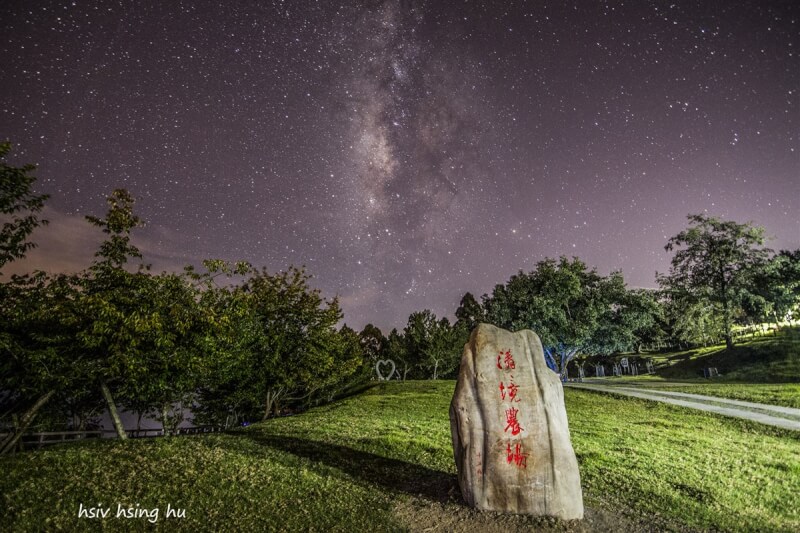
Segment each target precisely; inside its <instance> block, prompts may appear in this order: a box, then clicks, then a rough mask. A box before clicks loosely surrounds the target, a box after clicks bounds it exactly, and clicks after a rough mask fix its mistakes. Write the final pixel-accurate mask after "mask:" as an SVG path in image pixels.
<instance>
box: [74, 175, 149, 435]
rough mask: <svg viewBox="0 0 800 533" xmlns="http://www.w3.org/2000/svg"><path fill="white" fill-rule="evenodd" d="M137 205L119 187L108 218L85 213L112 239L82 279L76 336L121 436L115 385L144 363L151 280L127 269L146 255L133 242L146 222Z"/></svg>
mask: <svg viewBox="0 0 800 533" xmlns="http://www.w3.org/2000/svg"><path fill="white" fill-rule="evenodd" d="M133 205H134V199H133V197H132V196H131V195H130V193H129V192H128V191H126V190H124V189H116V190H115V191H114V192H112V193H111V196H109V197H108V206H109V208H108V212H107V213H106V216H105V218H102V219H101V218H98V217H94V216H87V217H86V219H87V220H88V221H89V222H90V223H91V224H92V225H94V226H96V227H99V228H101V229H102V231H103V233H105V234H106V235H108V238H107V239H106V240H105V241H103V242H102V243H101V245H100V248H99V250H98V251H97V252H96V253H95V260H94V262H93V263H92V265H91V267H90V268H89V272H88V273H86V274H85V275H84V276H83V278H82V280H81V283H82V285H83V290H82V291H81V301H80V305H79V308H80V309H81V311H82V312H83V313H84V315H83V321H82V327H81V328H80V329H79V331H78V335H77V337H78V339H79V341H80V342H81V344H82V345H83V348H84V349H85V350H86V351H87V352H88V353H90V354H92V357H93V360H94V361H95V365H94V367H93V371H92V372H93V377H94V379H95V380H96V382H97V384H98V386H99V387H100V391H101V392H102V394H103V398H104V399H105V401H106V403H107V405H108V411H109V414H110V415H111V419H112V421H113V423H114V428H115V429H116V431H117V435H118V436H119V438H120V439H126V438H127V434H126V433H125V428H124V427H123V425H122V420H121V419H120V417H119V413H118V411H117V406H116V402H115V401H114V397H113V394H112V391H111V387H110V384H113V383H114V381H117V382H120V381H122V378H123V376H124V374H125V372H127V371H128V370H129V369H130V368H132V367H135V366H136V365H137V364H144V361H142V360H141V359H143V356H142V352H141V351H138V350H137V347H138V335H139V333H140V328H141V327H142V319H141V316H140V315H138V314H137V311H138V310H139V307H140V305H141V301H142V300H141V299H142V298H143V297H144V296H145V294H146V292H147V290H148V282H149V279H148V275H147V274H146V273H144V272H141V271H140V272H137V273H135V274H132V273H130V272H128V271H126V270H125V268H124V267H125V265H126V263H127V262H128V260H129V259H131V258H141V257H142V255H141V253H140V252H139V249H138V248H136V246H134V245H133V244H131V242H130V234H131V230H133V229H134V228H136V227H137V226H140V225H141V224H142V223H141V220H140V219H139V217H137V216H136V215H134V214H133Z"/></svg>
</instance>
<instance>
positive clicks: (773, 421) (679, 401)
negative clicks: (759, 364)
mask: <svg viewBox="0 0 800 533" xmlns="http://www.w3.org/2000/svg"><path fill="white" fill-rule="evenodd" d="M565 385H566V386H568V387H572V388H575V389H583V390H590V391H597V392H606V393H611V394H619V395H621V396H631V397H633V398H642V399H644V400H651V401H654V402H663V403H669V404H672V405H679V406H681V407H689V408H690V409H698V410H700V411H707V412H709V413H717V414H720V415H725V416H732V417H736V418H744V419H746V420H752V421H754V422H759V423H761V424H767V425H770V426H775V427H779V428H784V429H793V430H795V431H800V409H794V408H791V407H783V406H778V405H768V404H763V403H753V402H743V401H740V400H729V399H727V398H720V397H718V396H703V395H700V394H689V393H686V392H672V391H664V390H660V389H658V390H656V389H639V388H633V387H623V386H615V385H598V384H596V383H566V384H565Z"/></svg>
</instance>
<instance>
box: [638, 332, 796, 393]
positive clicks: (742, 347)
mask: <svg viewBox="0 0 800 533" xmlns="http://www.w3.org/2000/svg"><path fill="white" fill-rule="evenodd" d="M652 357H653V359H654V360H655V361H656V364H657V366H658V375H659V376H662V377H664V378H666V379H692V378H699V377H702V375H703V368H706V367H716V368H717V369H718V370H719V372H720V373H721V374H722V375H721V377H720V378H719V379H722V380H723V381H739V382H751V383H797V382H799V381H800V329H798V328H797V327H792V328H784V329H783V330H782V331H781V332H780V333H779V334H777V335H767V336H763V337H755V338H747V339H742V340H740V341H738V342H737V344H736V345H735V346H734V347H733V348H731V349H730V350H728V349H726V348H725V345H718V346H709V347H707V348H697V349H693V350H686V351H682V352H674V353H668V354H654V355H652Z"/></svg>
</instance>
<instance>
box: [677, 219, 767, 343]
mask: <svg viewBox="0 0 800 533" xmlns="http://www.w3.org/2000/svg"><path fill="white" fill-rule="evenodd" d="M687 218H688V219H689V222H690V226H689V228H688V229H685V230H683V231H681V232H680V233H678V235H676V236H674V237H672V238H671V239H670V240H669V241H668V242H667V245H666V246H665V249H666V250H667V251H673V250H675V255H674V256H673V258H672V265H671V268H670V273H669V275H668V276H666V277H662V278H661V282H662V285H666V288H668V289H671V290H673V291H680V292H683V293H685V294H689V295H692V297H694V298H695V299H696V300H698V301H702V302H705V303H706V305H710V306H711V307H710V309H711V310H712V311H713V312H714V313H715V314H716V315H717V316H718V318H719V320H720V322H721V323H722V329H723V337H724V339H725V344H726V345H727V346H728V347H729V348H730V347H732V346H733V336H732V327H733V322H734V318H735V316H736V314H737V313H738V312H739V311H740V310H741V303H742V300H743V298H744V296H745V294H746V292H747V291H748V280H749V279H750V278H751V276H752V274H753V273H754V271H756V270H757V269H758V268H760V267H761V266H762V265H763V263H764V262H765V260H766V258H767V256H768V254H769V252H770V251H769V250H768V249H766V248H762V246H763V244H764V228H762V227H760V226H754V225H753V224H752V223H746V224H739V223H737V222H733V221H724V220H720V219H718V218H715V217H709V216H706V215H702V214H700V215H689V216H688V217H687Z"/></svg>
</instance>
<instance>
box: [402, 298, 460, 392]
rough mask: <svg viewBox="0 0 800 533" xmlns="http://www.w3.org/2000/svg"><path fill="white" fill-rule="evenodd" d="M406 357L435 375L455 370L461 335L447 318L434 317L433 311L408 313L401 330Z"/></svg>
mask: <svg viewBox="0 0 800 533" xmlns="http://www.w3.org/2000/svg"><path fill="white" fill-rule="evenodd" d="M403 336H404V338H405V343H406V350H407V356H406V357H407V358H409V359H410V360H411V361H414V362H415V364H416V365H417V366H418V367H419V368H420V369H424V370H427V371H428V376H430V377H431V378H432V379H438V378H439V376H440V372H441V376H447V375H450V374H452V373H453V372H454V370H455V369H456V368H457V366H458V362H459V360H460V356H461V348H462V347H463V343H460V340H461V338H462V335H461V334H460V332H459V330H457V329H456V328H454V327H452V326H451V325H450V321H449V320H447V318H442V319H441V320H437V318H436V315H435V314H434V313H433V312H432V311H430V310H428V309H425V310H424V311H419V312H415V313H411V315H410V316H409V317H408V324H407V325H406V327H405V330H404V331H403Z"/></svg>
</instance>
